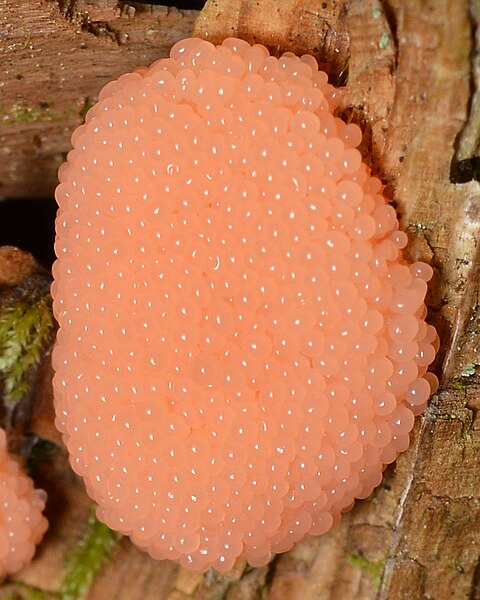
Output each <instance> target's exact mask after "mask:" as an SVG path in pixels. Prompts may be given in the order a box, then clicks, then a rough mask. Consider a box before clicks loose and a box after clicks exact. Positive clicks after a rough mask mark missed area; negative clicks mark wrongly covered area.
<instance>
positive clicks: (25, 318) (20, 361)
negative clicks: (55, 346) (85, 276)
mask: <svg viewBox="0 0 480 600" xmlns="http://www.w3.org/2000/svg"><path fill="white" fill-rule="evenodd" d="M52 333H53V315H52V299H51V297H50V294H47V295H46V296H43V297H41V298H39V299H37V300H35V301H33V302H28V301H26V300H22V301H21V302H19V303H17V304H14V305H13V306H7V307H4V308H3V309H0V377H2V378H3V384H4V385H3V395H4V399H5V401H6V402H7V403H10V404H12V403H15V402H18V401H19V400H21V399H22V398H23V397H24V395H25V394H26V393H27V392H28V391H29V381H28V376H29V374H30V369H31V368H32V367H33V366H34V365H36V364H37V363H38V362H39V361H40V358H41V355H42V351H43V349H44V348H45V345H46V343H47V342H48V341H49V340H50V339H51V336H52Z"/></svg>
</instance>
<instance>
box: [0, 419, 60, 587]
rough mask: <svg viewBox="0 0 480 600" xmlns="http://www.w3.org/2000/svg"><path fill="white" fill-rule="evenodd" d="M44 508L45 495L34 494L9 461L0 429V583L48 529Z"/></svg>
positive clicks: (27, 556)
mask: <svg viewBox="0 0 480 600" xmlns="http://www.w3.org/2000/svg"><path fill="white" fill-rule="evenodd" d="M44 508H45V492H44V491H43V490H36V489H35V488H34V487H33V482H32V480H31V479H30V478H29V477H28V476H27V475H25V473H24V472H23V471H22V470H21V468H20V465H19V464H18V463H17V461H16V460H14V459H13V458H11V456H10V454H9V453H8V450H7V438H6V435H5V431H4V430H3V429H0V582H1V581H2V580H3V578H4V577H5V576H6V575H8V574H10V573H16V572H17V571H19V570H20V569H21V568H22V567H24V566H25V565H26V564H27V563H28V562H30V561H31V560H32V558H33V555H34V553H35V546H36V545H37V544H38V543H39V542H40V540H41V539H42V537H43V534H44V533H45V531H46V530H47V528H48V522H47V519H45V517H44V516H43V514H42V511H43V509H44Z"/></svg>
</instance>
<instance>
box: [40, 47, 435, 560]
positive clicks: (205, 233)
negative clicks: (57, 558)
mask: <svg viewBox="0 0 480 600" xmlns="http://www.w3.org/2000/svg"><path fill="white" fill-rule="evenodd" d="M337 102H338V91H337V90H336V89H335V88H333V87H332V86H331V85H329V84H328V82H327V76H326V74H325V73H323V72H321V71H319V70H318V66H317V63H316V61H315V60H314V58H312V57H311V56H302V57H301V58H298V57H296V56H294V55H293V54H291V53H286V54H284V55H283V56H282V57H280V58H275V57H273V56H270V55H269V53H268V51H267V50H266V49H265V48H264V47H263V46H259V45H254V46H250V45H249V44H248V43H246V42H244V41H242V40H238V39H232V38H230V39H227V40H225V41H224V42H223V44H222V45H220V46H217V47H215V46H214V45H212V44H210V43H208V42H205V41H202V40H199V39H187V40H183V41H182V42H179V43H178V44H176V45H175V46H174V47H173V48H172V51H171V55H170V58H166V59H162V60H159V61H157V62H156V63H154V64H153V65H152V66H151V67H150V68H140V69H138V70H137V71H136V72H134V73H130V74H127V75H124V76H122V77H120V78H119V79H118V80H117V81H114V82H112V83H109V84H108V85H107V86H105V88H104V89H103V90H102V92H101V94H100V99H99V102H98V104H96V105H95V106H94V107H92V109H91V110H90V111H89V112H88V114H87V117H86V123H85V124H84V125H83V126H81V127H80V128H78V129H77V130H76V131H75V133H74V134H73V136H72V143H73V147H74V149H73V150H72V151H71V152H70V153H69V155H68V160H67V162H66V163H65V164H64V165H63V166H62V167H61V169H60V172H59V179H60V185H59V187H58V188H57V192H56V198H57V201H58V204H59V212H58V217H57V222H56V230H57V240H56V253H57V257H58V260H57V261H56V263H55V265H54V270H53V271H54V277H55V281H54V284H53V286H52V294H53V296H54V312H55V315H56V318H57V319H58V322H59V325H60V329H59V333H58V339H57V345H56V347H55V350H54V353H53V364H54V368H55V370H56V374H55V378H54V390H55V407H56V415H57V426H58V427H59V429H60V431H61V432H62V435H63V439H64V441H65V443H66V445H67V447H68V450H69V453H70V460H71V464H72V466H73V468H74V470H75V471H76V472H77V473H78V474H80V475H81V476H82V477H83V478H84V480H85V483H86V486H87V490H88V493H89V494H90V496H91V497H92V498H93V499H94V500H95V501H96V502H97V503H98V513H97V514H98V516H99V518H100V519H101V520H103V521H104V522H105V523H107V524H108V525H109V526H111V527H112V528H114V529H117V530H119V531H121V532H123V533H124V534H127V535H129V536H130V537H131V539H132V540H133V541H134V542H135V543H136V544H137V545H138V546H140V547H142V548H144V549H145V550H147V551H148V552H149V553H150V554H151V556H153V557H155V558H158V559H163V558H170V559H173V560H176V561H178V562H179V563H180V564H181V565H182V566H184V567H186V568H190V569H195V570H199V571H202V570H206V569H208V568H209V567H215V568H217V569H219V570H226V569H229V568H231V567H232V566H233V565H234V564H235V562H236V561H237V560H241V559H246V560H248V562H249V563H250V564H251V565H254V566H259V565H264V564H266V563H267V562H268V560H269V559H270V556H271V553H272V552H284V551H286V550H288V549H290V548H291V547H292V545H293V544H294V543H295V542H297V541H299V540H303V539H305V538H306V537H308V536H311V535H318V534H322V533H324V532H326V531H328V530H329V529H330V528H331V527H332V525H333V524H334V523H335V522H336V521H337V520H338V519H339V517H340V513H341V512H342V511H344V510H346V509H348V508H349V507H350V506H352V503H353V501H354V499H355V498H364V497H366V496H368V495H369V494H370V493H371V491H372V490H373V488H374V487H375V486H377V485H378V484H379V483H380V481H381V478H382V471H383V468H384V465H385V464H388V463H390V462H392V461H393V460H395V458H396V457H397V455H398V453H399V452H402V451H403V450H405V449H406V448H407V447H408V444H409V432H410V430H411V429H412V427H413V423H414V417H415V415H417V414H419V413H420V412H421V411H422V410H423V409H424V408H425V406H426V403H427V400H428V397H429V395H430V394H431V392H432V391H433V390H435V389H436V379H435V377H434V376H433V375H431V374H429V373H427V369H428V365H429V364H430V363H431V362H432V361H433V359H434V356H435V351H436V347H437V343H438V342H437V336H436V332H435V329H434V328H433V327H432V326H430V325H427V324H426V323H425V320H424V319H425V315H426V308H425V305H424V298H425V294H426V291H427V281H428V280H429V279H430V278H431V276H432V269H431V268H430V267H429V266H428V265H426V264H423V263H415V264H413V265H410V264H407V263H406V261H405V260H404V258H403V256H402V249H403V248H404V246H405V245H406V242H407V238H406V235H405V234H404V233H403V232H401V231H399V225H398V221H397V217H396V214H395V210H394V209H393V207H391V206H389V205H388V204H387V202H386V201H385V198H384V196H383V194H382V184H381V182H380V181H379V180H378V179H376V178H374V177H372V176H371V174H370V170H369V169H368V167H367V166H366V165H365V164H364V163H362V158H361V155H360V153H359V151H358V150H357V146H358V144H359V143H360V141H361V132H360V129H359V128H358V127H357V126H356V125H353V124H346V123H345V122H343V121H342V120H341V119H339V118H336V117H335V116H334V115H333V110H334V108H335V107H336V105H337Z"/></svg>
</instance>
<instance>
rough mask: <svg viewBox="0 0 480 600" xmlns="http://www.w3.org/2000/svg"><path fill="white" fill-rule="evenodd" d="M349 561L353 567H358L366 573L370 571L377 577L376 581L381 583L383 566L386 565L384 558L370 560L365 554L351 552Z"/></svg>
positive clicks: (370, 573)
mask: <svg viewBox="0 0 480 600" xmlns="http://www.w3.org/2000/svg"><path fill="white" fill-rule="evenodd" d="M347 561H348V562H349V564H351V565H352V567H356V568H357V569H360V570H361V571H364V572H365V573H368V574H369V575H371V576H372V577H373V579H375V581H376V583H377V584H379V583H380V577H381V575H382V571H383V567H384V566H385V561H384V560H377V561H373V560H368V558H365V557H364V556H359V555H358V554H351V555H350V556H348V557H347Z"/></svg>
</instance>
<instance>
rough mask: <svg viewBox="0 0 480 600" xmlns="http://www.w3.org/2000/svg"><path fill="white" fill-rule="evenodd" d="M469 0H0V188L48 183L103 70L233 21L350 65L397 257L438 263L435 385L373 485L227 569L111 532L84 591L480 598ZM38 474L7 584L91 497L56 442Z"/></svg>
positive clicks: (338, 65) (478, 266)
mask: <svg viewBox="0 0 480 600" xmlns="http://www.w3.org/2000/svg"><path fill="white" fill-rule="evenodd" d="M479 12H480V10H479V7H478V4H477V3H476V2H475V0H472V2H469V1H468V0H456V1H455V2H451V1H450V0H389V1H386V0H385V1H383V2H380V0H363V1H362V2H355V1H354V0H350V1H348V0H327V1H325V2H319V1H314V0H283V1H282V2H274V1H273V0H271V1H268V0H255V1H250V0H230V1H227V0H209V1H208V2H207V4H206V6H205V8H204V10H203V11H202V13H201V14H200V17H199V19H198V20H197V22H196V24H195V26H194V18H195V17H196V14H195V13H194V12H193V11H190V12H185V11H184V12H180V11H177V10H174V9H165V8H161V7H155V8H154V7H150V8H146V7H141V6H140V5H138V4H135V3H130V4H129V5H127V4H126V3H124V2H115V1H111V0H95V1H94V0H91V1H87V0H85V1H84V2H80V1H79V2H74V1H72V2H69V3H67V2H60V3H57V2H53V1H48V2H47V1H46V0H34V1H31V2H28V3H27V2H20V3H9V2H6V1H3V0H0V23H3V24H4V25H2V26H1V27H3V30H0V36H1V43H2V48H1V50H0V51H1V54H0V56H1V57H2V66H5V70H6V74H5V75H3V76H2V81H1V82H0V86H1V88H0V93H1V96H0V111H1V112H2V113H3V123H2V124H1V125H0V141H1V151H2V155H3V160H2V163H1V164H0V181H1V185H2V187H1V188H0V195H4V196H7V195H8V196H18V197H25V196H42V195H47V196H48V195H51V193H52V191H53V188H54V185H55V170H56V168H57V166H58V164H59V162H61V160H62V158H63V156H64V155H65V153H66V152H67V151H68V149H69V135H70V132H71V130H72V129H73V127H74V126H75V125H76V124H77V123H79V122H80V120H81V116H80V113H81V112H82V108H83V107H85V105H86V104H88V103H90V102H92V101H94V100H95V98H96V95H97V93H98V91H99V89H100V87H101V86H102V85H103V84H104V83H105V82H106V81H107V80H109V79H111V78H113V77H115V76H117V75H119V74H120V73H121V72H123V71H125V70H128V69H131V68H133V67H134V66H136V65H137V64H148V63H149V62H151V61H152V60H153V59H154V58H158V57H159V56H163V55H165V54H166V53H167V48H168V47H169V46H170V45H171V44H172V43H173V42H174V41H176V39H179V38H181V37H184V36H186V35H189V34H190V33H191V32H192V30H194V32H195V34H196V35H199V36H203V37H205V38H206V39H210V40H212V41H220V40H221V39H223V38H224V37H226V36H228V35H238V36H240V37H243V38H244V39H247V40H248V41H255V42H259V43H263V44H265V45H266V46H268V47H269V48H270V50H271V51H272V52H274V53H276V54H280V53H281V52H283V51H286V50H293V51H294V52H296V53H300V54H301V53H311V54H314V55H315V56H316V57H317V58H318V60H319V62H320V63H321V64H322V66H323V67H324V68H326V69H327V71H328V72H329V74H330V77H331V80H332V81H333V82H340V83H344V82H346V86H345V92H344V97H343V102H342V106H341V109H340V113H341V114H342V115H343V116H344V117H345V118H347V119H350V120H353V121H355V122H358V123H359V124H360V125H361V126H362V129H363V130H364V133H365V134H364V141H363V142H362V150H363V153H364V156H365V160H366V161H367V162H368V163H369V164H370V165H371V166H372V169H373V171H374V172H375V173H376V174H378V175H379V176H380V177H381V178H382V179H383V181H384V182H385V183H386V184H387V191H388V194H389V195H390V196H391V198H392V200H393V201H394V202H395V204H396V207H397V210H398V214H399V216H400V218H401V225H402V228H403V229H404V230H405V231H407V232H408V234H409V238H410V245H409V248H408V256H409V258H410V259H411V260H424V261H425V262H428V263H430V264H431V265H432V266H433V267H434V271H435V275H434V279H433V281H432V282H431V286H430V291H429V295H428V306H429V317H428V320H429V321H430V322H431V323H433V324H434V325H435V326H436V327H437V329H438V331H439V334H440V337H441V342H442V347H441V351H440V353H439V355H438V357H437V360H436V363H435V366H434V368H435V370H436V372H437V374H438V375H439V377H440V380H441V387H440V390H439V392H438V393H437V394H436V395H435V397H434V398H433V399H432V401H431V403H430V406H429V408H428V409H427V411H426V413H425V415H423V416H422V417H420V418H418V419H417V423H416V426H415V429H414V431H413V433H412V444H411V447H410V448H409V450H408V451H407V452H405V453H404V454H403V455H402V456H401V457H399V459H398V460H397V461H396V463H395V464H394V465H391V466H390V467H389V468H388V469H387V470H386V472H385V477H384V481H383V482H382V484H381V485H380V486H379V488H377V489H376V490H375V492H374V493H373V494H372V496H371V497H370V498H368V499H367V500H364V501H362V502H357V504H356V505H355V507H354V508H353V510H352V511H351V512H349V513H347V514H345V515H344V516H343V518H342V521H341V523H340V525H339V526H337V527H336V529H334V530H333V531H331V532H330V533H328V534H327V535H324V536H321V537H318V538H313V539H311V540H308V541H306V542H304V543H302V544H298V545H297V546H296V547H295V548H294V549H293V550H292V551H291V552H289V553H286V554H284V555H280V556H278V557H276V558H275V559H274V560H273V561H272V563H271V564H270V565H268V566H267V567H264V568H262V569H247V568H245V566H243V565H240V566H239V567H238V568H237V569H236V570H234V571H232V572H231V573H228V574H226V575H221V576H220V575H215V574H211V573H209V574H207V575H206V576H201V575H196V574H191V573H188V572H186V571H183V570H182V569H179V568H177V567H176V566H174V565H172V564H171V563H169V562H155V561H153V560H151V559H149V558H148V557H146V556H145V555H144V554H142V553H141V552H140V551H139V550H137V549H136V548H134V547H133V546H132V545H131V544H130V543H129V542H128V540H123V541H122V543H121V544H120V546H119V547H118V549H117V550H116V551H115V553H114V555H113V556H112V559H111V561H110V563H109V564H108V565H107V567H106V568H105V569H104V571H103V572H102V574H101V575H100V576H99V577H98V578H97V579H96V581H95V583H94V585H93V587H92V589H91V590H90V593H89V595H88V598H89V599H90V600H103V599H104V598H105V599H107V598H112V597H115V598H119V600H123V599H124V598H125V599H129V600H130V599H136V598H139V599H140V598H142V599H145V600H149V599H154V598H155V599H158V598H161V599H166V600H190V599H196V600H212V599H220V598H226V599H227V600H254V599H258V598H262V599H269V600H277V599H283V598H285V599H288V600H297V599H301V600H310V599H312V600H314V599H320V600H323V599H325V600H329V599H332V600H333V599H338V598H340V599H342V600H350V599H351V600H354V599H361V600H363V599H365V600H373V599H377V600H387V599H388V600H397V599H398V600H400V599H404V598H408V599H412V600H416V599H419V600H447V599H458V600H480V470H479V467H480V410H479V409H480V397H479V391H480V384H479V372H480V371H479V365H480V359H479V354H478V353H479V346H480V338H479V330H480V308H479V307H480V283H479V282H480V277H479V275H480V186H479V183H478V181H476V180H475V165H476V162H475V161H476V160H477V159H478V156H477V152H478V139H479V132H480V123H479V121H480V116H479V113H480V111H479V110H478V106H479V104H480V101H479V96H478V81H479V64H478V42H477V40H478V37H479V35H478V31H477V20H478V18H479ZM38 65H42V66H38ZM19 76H21V77H19ZM41 82H43V84H44V87H43V88H42V87H41V86H40V83H41ZM29 110H30V114H31V113H32V111H33V116H31V118H30V117H25V119H27V120H22V119H20V120H19V119H18V118H15V115H17V117H18V116H19V115H22V114H28V111H29ZM57 116H58V118H57ZM37 117H39V118H38V119H37ZM28 119H29V120H28ZM460 182H461V183H460ZM15 268H18V267H15ZM0 269H1V264H0ZM12 285H13V284H12ZM50 377H51V372H50V367H49V363H48V357H47V359H46V361H45V364H44V365H43V366H42V368H41V370H40V371H39V373H38V379H37V385H36V388H35V393H34V394H33V400H32V404H33V407H34V408H33V413H32V416H31V420H30V425H29V429H30V430H32V431H35V432H38V434H39V435H43V436H45V437H52V436H54V435H55V434H54V433H53V429H52V411H51V388H50V384H49V382H50ZM40 479H41V480H42V483H43V485H44V486H45V487H46V489H47V490H48V491H49V493H51V495H52V498H53V501H52V502H53V504H52V505H51V506H50V518H51V529H50V533H49V534H48V536H47V538H46V540H45V542H44V544H42V546H41V547H40V549H39V552H38V554H37V556H36V558H35V560H34V562H33V563H32V564H31V565H30V566H29V567H27V568H25V569H24V570H23V571H22V572H21V573H20V574H19V575H17V576H16V577H15V578H13V580H12V581H11V582H10V583H9V584H8V586H6V587H4V589H3V590H2V589H0V599H1V598H7V597H8V596H7V594H8V593H10V592H11V591H12V590H15V591H16V593H18V594H22V593H23V592H22V589H23V588H22V587H21V585H22V584H30V585H34V586H36V587H39V588H41V589H45V590H50V591H55V590H56V589H57V588H58V584H59V581H60V577H61V572H62V568H63V557H64V556H65V553H66V552H68V549H69V548H71V545H72V543H73V542H74V540H75V539H77V538H78V536H79V535H80V534H81V531H82V527H83V523H84V520H85V517H86V514H87V512H88V509H89V501H88V499H87V498H86V496H85V495H84V493H83V491H82V489H83V488H82V485H81V482H79V481H78V479H77V478H75V477H74V476H73V475H72V473H71V471H70V470H69V468H68V465H67V460H66V456H65V454H64V453H63V451H61V450H59V451H58V453H57V455H56V456H55V457H54V458H52V459H51V460H50V461H48V462H46V463H45V464H44V465H42V467H41V477H40Z"/></svg>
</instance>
